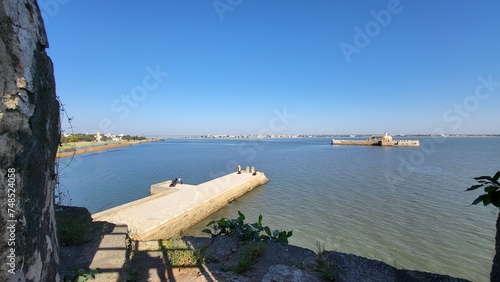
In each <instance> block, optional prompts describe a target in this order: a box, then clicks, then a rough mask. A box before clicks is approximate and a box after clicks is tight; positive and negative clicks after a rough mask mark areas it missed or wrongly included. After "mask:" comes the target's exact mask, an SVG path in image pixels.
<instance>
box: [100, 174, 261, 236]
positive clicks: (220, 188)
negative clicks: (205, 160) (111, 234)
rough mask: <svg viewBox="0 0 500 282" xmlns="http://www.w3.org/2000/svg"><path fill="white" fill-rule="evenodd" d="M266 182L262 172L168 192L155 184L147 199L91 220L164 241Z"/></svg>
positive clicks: (179, 185)
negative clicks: (106, 222) (112, 224)
mask: <svg viewBox="0 0 500 282" xmlns="http://www.w3.org/2000/svg"><path fill="white" fill-rule="evenodd" d="M268 181H269V179H268V178H267V177H266V176H265V175H264V173H263V172H258V171H256V172H253V173H249V172H246V171H240V172H239V173H238V172H234V173H230V174H227V175H224V176H222V177H219V178H216V179H214V180H211V181H208V182H205V183H202V184H199V185H189V184H177V185H176V186H175V188H171V187H168V186H169V185H168V186H167V185H165V184H167V183H168V182H164V183H159V184H160V185H153V186H152V188H151V194H152V195H151V196H148V197H145V198H142V199H139V200H136V201H133V202H130V203H127V204H124V205H121V206H118V207H115V208H112V209H109V210H106V211H103V212H99V213H96V214H93V215H92V218H93V219H94V221H108V222H111V223H114V224H126V225H128V230H129V236H130V237H131V238H132V239H134V240H140V241H146V240H156V239H168V238H171V237H173V236H175V235H177V234H179V233H180V232H182V231H184V230H186V229H188V228H189V227H191V226H192V225H194V224H195V223H197V222H199V221H201V220H203V219H205V218H206V217H207V216H209V215H210V214H212V213H214V212H215V211H217V210H219V209H220V208H222V207H224V206H226V205H227V204H228V203H229V202H231V201H233V200H234V199H236V198H238V197H240V196H241V195H243V194H245V193H246V192H248V191H250V190H252V189H254V188H255V187H257V186H260V185H262V184H265V183H266V182H268ZM162 186H163V187H165V189H162ZM167 187H168V188H167Z"/></svg>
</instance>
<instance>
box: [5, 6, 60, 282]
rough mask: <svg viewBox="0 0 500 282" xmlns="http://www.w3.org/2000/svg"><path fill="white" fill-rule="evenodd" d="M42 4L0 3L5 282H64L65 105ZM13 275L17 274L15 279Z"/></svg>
mask: <svg viewBox="0 0 500 282" xmlns="http://www.w3.org/2000/svg"><path fill="white" fill-rule="evenodd" d="M47 47H48V43H47V36H46V33H45V27H44V25H43V21H42V18H41V15H40V10H39V7H38V5H37V3H36V1H35V0H2V1H0V62H1V64H0V95H1V101H0V170H1V173H0V215H1V217H0V232H1V236H2V238H3V239H2V240H0V250H1V253H0V265H1V266H2V269H1V271H0V280H1V281H9V280H11V281H18V279H19V281H58V280H60V278H59V275H58V273H57V271H58V264H59V257H58V242H57V238H56V226H55V219H54V205H53V204H54V184H55V171H54V163H55V156H56V150H57V146H58V142H59V128H60V126H59V104H58V102H57V99H56V96H55V82H54V75H53V65H52V62H51V60H50V58H49V57H48V56H47V54H46V52H45V48H47ZM13 272H14V274H12V273H13Z"/></svg>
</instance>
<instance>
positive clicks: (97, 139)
mask: <svg viewBox="0 0 500 282" xmlns="http://www.w3.org/2000/svg"><path fill="white" fill-rule="evenodd" d="M95 141H97V142H101V133H100V132H99V131H97V134H96V135H95Z"/></svg>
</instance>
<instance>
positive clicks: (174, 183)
mask: <svg viewBox="0 0 500 282" xmlns="http://www.w3.org/2000/svg"><path fill="white" fill-rule="evenodd" d="M177 184H182V178H181V177H177V178H176V179H174V180H172V183H170V187H175V185H177Z"/></svg>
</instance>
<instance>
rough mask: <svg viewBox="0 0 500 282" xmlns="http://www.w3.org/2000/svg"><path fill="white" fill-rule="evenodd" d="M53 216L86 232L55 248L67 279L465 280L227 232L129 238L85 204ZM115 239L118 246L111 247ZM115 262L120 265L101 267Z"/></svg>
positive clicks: (60, 226) (60, 222) (62, 222)
mask: <svg viewBox="0 0 500 282" xmlns="http://www.w3.org/2000/svg"><path fill="white" fill-rule="evenodd" d="M56 217H57V220H58V229H59V230H64V228H65V226H67V225H68V224H69V225H70V226H73V228H75V229H77V230H79V231H80V234H79V235H81V230H88V231H89V232H87V236H86V237H85V238H81V239H83V240H81V242H78V243H83V244H79V245H68V246H64V245H63V246H61V248H60V257H61V261H62V262H63V264H62V269H61V272H62V273H63V275H64V276H65V277H67V278H75V277H76V278H77V277H78V276H83V277H85V276H86V275H93V276H95V280H94V281H109V279H110V278H109V277H111V276H109V275H110V272H112V271H115V272H116V273H115V274H114V275H115V276H112V277H118V278H117V279H114V280H118V281H349V282H351V281H353V282H354V281H356V282H357V281H384V282H385V281H405V282H412V281H431V282H433V281H436V282H437V281H440V282H452V281H453V282H458V281H467V280H464V279H460V278H454V277H450V276H446V275H439V274H433V273H427V272H421V271H412V270H404V269H396V268H394V267H392V266H390V265H388V264H386V263H384V262H381V261H376V260H372V259H367V258H364V257H360V256H356V255H353V254H345V253H339V252H335V251H324V250H321V249H319V250H317V251H316V252H315V251H312V250H309V249H306V248H301V247H297V246H293V245H285V246H282V245H280V244H278V243H272V242H269V243H262V242H260V243H257V242H241V241H239V240H238V239H237V238H234V237H230V236H218V237H215V238H213V239H212V238H205V237H188V236H185V237H179V238H176V239H170V240H155V241H146V242H139V241H131V240H130V239H128V238H127V237H126V234H123V233H120V234H122V235H123V236H122V237H120V236H108V235H110V233H111V232H112V230H113V228H114V227H115V226H114V225H113V224H110V223H107V222H92V218H91V216H90V213H89V212H88V211H87V210H86V209H84V208H77V207H63V208H60V209H59V211H58V212H57V213H56ZM82 226H83V227H82ZM112 235H116V234H112ZM106 236H108V237H111V238H113V240H115V241H116V242H113V241H112V242H111V243H108V244H111V245H113V248H109V246H105V245H103V242H104V241H105V239H104V238H106ZM126 238H127V239H126ZM66 239H67V238H66ZM62 241H63V242H68V241H67V240H66V241H64V240H62ZM120 244H121V245H123V248H122V249H120V248H116V246H118V245H120ZM108 248H109V249H114V250H117V249H120V250H121V252H114V253H113V255H108V256H104V257H103V258H102V260H101V261H99V262H97V264H96V262H95V254H96V253H97V252H98V251H99V250H101V252H102V250H106V249H108ZM93 260H94V261H93ZM116 262H119V265H122V266H123V267H120V268H113V269H111V270H110V269H109V268H108V269H105V267H106V265H110V264H112V263H116ZM91 263H92V267H90V266H91ZM96 265H102V266H101V267H98V266H96ZM89 267H90V268H89Z"/></svg>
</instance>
